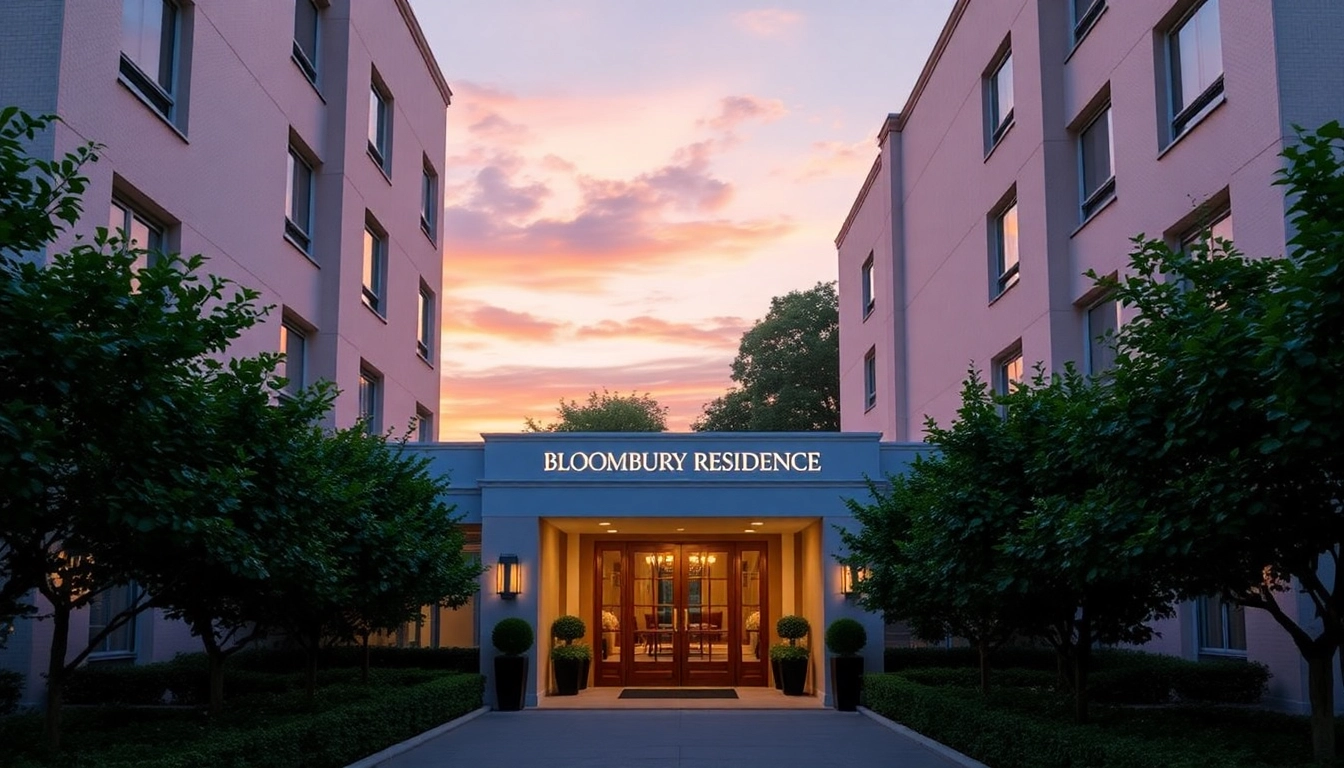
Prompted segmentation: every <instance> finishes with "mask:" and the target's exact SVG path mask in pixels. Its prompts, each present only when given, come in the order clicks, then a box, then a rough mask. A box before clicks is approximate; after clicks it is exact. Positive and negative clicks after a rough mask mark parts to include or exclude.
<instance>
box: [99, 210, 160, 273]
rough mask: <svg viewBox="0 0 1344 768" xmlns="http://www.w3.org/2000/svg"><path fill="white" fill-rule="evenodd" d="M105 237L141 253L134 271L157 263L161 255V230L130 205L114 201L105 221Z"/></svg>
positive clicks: (138, 255) (136, 260) (137, 257)
mask: <svg viewBox="0 0 1344 768" xmlns="http://www.w3.org/2000/svg"><path fill="white" fill-rule="evenodd" d="M107 235H108V237H109V238H114V239H116V240H117V241H118V242H119V243H120V244H121V247H123V248H130V249H134V250H138V251H141V253H139V254H137V256H136V259H135V269H137V270H139V269H144V268H145V267H148V266H150V265H151V264H154V263H155V262H157V261H158V258H159V255H160V254H162V253H163V230H162V229H161V228H159V227H157V226H155V225H154V224H152V223H150V221H149V219H148V218H147V217H145V216H144V215H143V214H141V213H139V212H138V211H136V210H135V209H134V208H132V207H131V206H130V205H128V204H126V203H124V202H121V201H120V200H116V199H114V200H113V201H112V206H111V209H110V212H109V215H108V220H107Z"/></svg>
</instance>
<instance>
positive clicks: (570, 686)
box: [551, 659, 584, 696]
mask: <svg viewBox="0 0 1344 768" xmlns="http://www.w3.org/2000/svg"><path fill="white" fill-rule="evenodd" d="M583 666H584V662H583V661H582V660H581V659H551V670H552V671H553V672H554V673H555V694H556V695H557V696H577V695H578V693H579V677H580V675H581V674H582V673H583Z"/></svg>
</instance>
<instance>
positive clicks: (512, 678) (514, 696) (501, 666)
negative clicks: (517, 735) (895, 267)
mask: <svg viewBox="0 0 1344 768" xmlns="http://www.w3.org/2000/svg"><path fill="white" fill-rule="evenodd" d="M526 697H527V657H526V656H496V657H495V709H498V710H499V711H501V712H517V711H519V710H521V709H522V708H523V703H524V702H525V701H526V700H527V698H526Z"/></svg>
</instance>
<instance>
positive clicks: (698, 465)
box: [695, 451, 707, 472]
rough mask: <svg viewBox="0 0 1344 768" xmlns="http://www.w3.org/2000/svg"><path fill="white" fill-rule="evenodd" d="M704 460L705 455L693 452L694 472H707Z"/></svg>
mask: <svg viewBox="0 0 1344 768" xmlns="http://www.w3.org/2000/svg"><path fill="white" fill-rule="evenodd" d="M706 458H707V457H706V455H705V454H703V453H701V452H699V451H696V452H695V471H696V472H705V471H707V469H706V467H705V459H706Z"/></svg>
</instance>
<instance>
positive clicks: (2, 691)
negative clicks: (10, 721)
mask: <svg viewBox="0 0 1344 768" xmlns="http://www.w3.org/2000/svg"><path fill="white" fill-rule="evenodd" d="M22 695H23V675H22V674H20V673H18V672H12V671H10V670H8V669H0V717H3V716H5V715H8V714H11V713H13V712H14V710H16V709H18V708H19V698H20V697H21V696H22Z"/></svg>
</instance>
